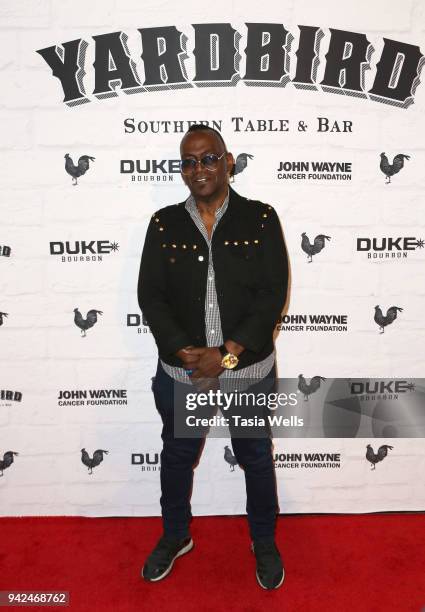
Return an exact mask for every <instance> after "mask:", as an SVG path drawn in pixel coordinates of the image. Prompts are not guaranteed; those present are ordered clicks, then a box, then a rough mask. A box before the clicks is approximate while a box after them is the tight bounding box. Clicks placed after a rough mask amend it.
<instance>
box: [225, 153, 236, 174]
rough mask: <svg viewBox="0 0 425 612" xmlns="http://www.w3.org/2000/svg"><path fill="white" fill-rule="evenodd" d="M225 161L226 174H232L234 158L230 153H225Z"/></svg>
mask: <svg viewBox="0 0 425 612" xmlns="http://www.w3.org/2000/svg"><path fill="white" fill-rule="evenodd" d="M226 162H227V174H228V175H229V177H230V176H232V175H233V168H234V166H235V159H234V157H233V155H232V154H231V153H226Z"/></svg>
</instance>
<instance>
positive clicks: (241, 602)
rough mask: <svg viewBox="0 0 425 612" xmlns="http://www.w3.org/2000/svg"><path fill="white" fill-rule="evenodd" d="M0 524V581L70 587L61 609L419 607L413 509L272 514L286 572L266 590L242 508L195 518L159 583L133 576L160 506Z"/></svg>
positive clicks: (422, 596) (420, 557) (419, 524)
mask: <svg viewBox="0 0 425 612" xmlns="http://www.w3.org/2000/svg"><path fill="white" fill-rule="evenodd" d="M0 530H1V531H0V533H1V546H0V567H1V571H0V590H20V589H21V590H26V591H29V590H47V591H48V590H49V589H50V590H67V591H69V592H70V600H71V604H70V606H69V607H68V608H65V609H68V610H72V611H74V610H75V611H80V610H81V611H87V612H89V611H90V612H92V611H97V610H100V611H102V612H109V611H111V612H112V611H113V612H140V611H145V610H148V611H152V612H161V611H162V610H164V611H167V612H173V611H174V610H179V611H184V612H191V611H193V612H195V611H196V612H203V611H211V612H217V611H221V610H223V611H226V612H242V611H244V612H256V611H257V610H258V611H259V612H260V611H261V612H264V611H267V612H277V611H279V612H280V611H284V612H309V611H311V612H322V611H323V612H334V611H335V612H345V611H347V612H348V611H349V612H383V611H385V612H390V611H397V612H407V611H412V612H413V611H414V612H420V611H421V610H422V609H423V608H424V607H425V515H423V514H420V513H418V514H409V513H397V514H373V515H335V516H329V515H324V516H314V515H313V516H312V515H307V516H283V517H280V518H279V522H278V532H277V533H278V535H277V540H278V544H279V547H280V550H281V553H282V557H283V560H284V564H285V567H286V578H285V582H284V584H283V586H282V587H281V588H280V589H279V590H277V591H273V592H270V591H264V590H263V589H261V588H260V587H258V586H257V583H256V581H255V573H254V567H255V565H254V556H253V555H252V553H251V552H250V550H249V540H248V531H247V524H246V520H245V519H244V518H241V517H236V518H235V517H214V518H195V519H194V521H193V523H192V535H193V538H194V541H195V548H194V549H193V551H192V552H190V553H189V554H188V555H186V556H185V557H182V558H181V559H178V560H177V562H176V564H175V566H174V570H173V572H172V574H170V576H168V577H167V578H166V579H164V580H163V581H162V582H159V583H156V584H147V583H145V582H144V581H142V579H140V577H139V571H140V567H141V565H142V562H143V560H144V558H145V556H146V555H147V553H148V552H149V551H150V549H151V547H152V546H153V545H154V544H155V542H156V540H157V538H158V537H159V535H160V531H161V524H160V520H159V519H157V518H98V519H89V518H74V517H65V518H62V517H60V518H59V517H48V518H0ZM12 609H13V608H12ZM21 609H23V608H21ZM25 609H26V610H38V611H39V612H40V610H42V609H43V608H40V607H38V608H36V607H33V606H31V607H26V608H25ZM45 609H47V608H45ZM49 609H50V610H55V609H59V608H49Z"/></svg>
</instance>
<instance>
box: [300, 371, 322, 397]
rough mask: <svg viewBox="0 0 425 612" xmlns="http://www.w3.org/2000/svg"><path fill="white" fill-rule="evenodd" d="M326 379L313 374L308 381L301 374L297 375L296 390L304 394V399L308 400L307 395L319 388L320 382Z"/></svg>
mask: <svg viewBox="0 0 425 612" xmlns="http://www.w3.org/2000/svg"><path fill="white" fill-rule="evenodd" d="M322 380H326V378H324V377H323V376H313V378H312V379H311V380H310V382H309V383H307V381H306V379H305V378H304V376H303V375H302V374H300V375H299V376H298V390H299V391H301V393H302V394H303V395H304V401H308V396H309V395H311V394H312V393H315V392H316V391H317V390H318V389H320V383H321V381H322Z"/></svg>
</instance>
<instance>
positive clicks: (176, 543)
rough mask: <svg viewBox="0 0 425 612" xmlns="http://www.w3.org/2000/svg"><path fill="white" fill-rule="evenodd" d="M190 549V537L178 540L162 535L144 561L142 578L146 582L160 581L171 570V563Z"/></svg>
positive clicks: (191, 544)
mask: <svg viewBox="0 0 425 612" xmlns="http://www.w3.org/2000/svg"><path fill="white" fill-rule="evenodd" d="M192 548H193V541H192V538H191V537H190V536H189V537H187V538H184V539H183V540H180V539H177V538H169V537H167V536H165V535H163V536H162V538H161V539H160V540H159V542H158V544H157V545H156V546H155V548H154V549H153V551H152V552H151V554H150V555H149V557H148V558H147V559H146V562H145V564H144V566H143V569H142V577H143V578H144V579H145V580H147V581H148V582H156V581H157V580H162V579H163V578H165V576H167V575H168V574H169V573H170V572H171V570H172V569H173V563H174V561H175V560H176V559H177V557H181V556H182V555H184V554H185V553H187V552H189V550H192Z"/></svg>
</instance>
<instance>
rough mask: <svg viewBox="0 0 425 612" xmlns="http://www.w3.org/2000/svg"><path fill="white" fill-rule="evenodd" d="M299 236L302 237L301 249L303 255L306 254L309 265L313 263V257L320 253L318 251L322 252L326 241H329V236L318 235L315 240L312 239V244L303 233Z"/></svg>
mask: <svg viewBox="0 0 425 612" xmlns="http://www.w3.org/2000/svg"><path fill="white" fill-rule="evenodd" d="M301 236H302V240H301V248H302V250H303V251H304V253H306V254H307V255H308V257H309V258H310V259H308V263H311V262H312V261H313V255H317V253H320V251H322V250H323V249H324V248H325V245H326V240H330V239H331V237H330V236H325V234H318V235H317V236H316V238H315V239H314V243H313V244H311V242H310V240H309V238H308V236H307V234H306V233H305V232H303V233H302V234H301Z"/></svg>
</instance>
